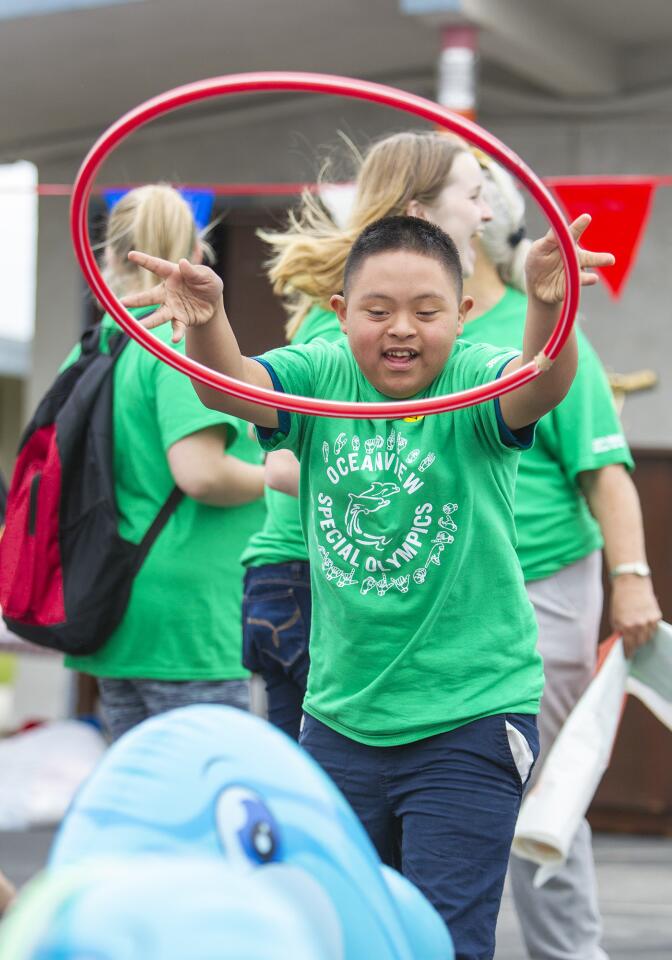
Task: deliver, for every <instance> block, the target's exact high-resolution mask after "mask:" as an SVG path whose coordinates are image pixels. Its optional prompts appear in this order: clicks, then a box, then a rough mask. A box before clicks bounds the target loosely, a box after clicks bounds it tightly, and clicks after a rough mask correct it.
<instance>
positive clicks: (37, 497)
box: [0, 325, 183, 655]
mask: <svg viewBox="0 0 672 960" xmlns="http://www.w3.org/2000/svg"><path fill="white" fill-rule="evenodd" d="M128 342H129V338H128V337H127V336H126V334H122V333H118V334H117V333H112V334H111V336H110V339H109V353H103V352H101V327H100V325H98V326H96V327H93V328H91V329H90V330H87V332H86V333H85V334H84V336H83V337H82V340H81V354H80V356H79V358H78V359H77V360H76V361H75V362H74V363H73V364H72V365H71V366H69V367H67V368H66V369H64V370H62V371H61V373H59V375H58V376H57V378H56V380H55V381H54V383H53V384H52V386H51V388H50V390H49V391H48V392H47V393H46V395H45V396H44V398H43V399H42V401H41V403H40V405H39V406H38V408H37V412H36V413H35V416H34V417H33V419H32V421H31V422H30V424H29V425H28V427H27V428H26V431H25V433H24V435H23V438H22V440H21V444H20V446H19V452H18V456H17V460H16V465H15V467H14V472H13V474H12V480H11V483H10V487H9V495H8V498H7V513H6V519H5V532H4V535H3V536H2V539H1V540H0V607H2V614H3V618H4V620H5V623H6V624H7V626H8V627H9V629H10V630H11V631H12V632H13V633H15V634H17V635H18V636H20V637H23V638H24V639H26V640H30V641H31V642H32V643H37V644H39V645H40V646H44V647H52V648H53V649H55V650H61V651H63V652H64V653H70V654H75V655H80V654H88V653H94V652H95V651H96V650H98V649H99V648H100V647H102V645H103V644H104V643H105V641H106V640H107V638H108V637H109V635H110V634H111V633H112V631H113V630H114V629H115V628H116V627H117V626H118V624H119V622H120V621H121V619H122V617H123V615H124V612H125V610H126V607H127V605H128V601H129V597H130V593H131V588H132V586H133V580H134V577H135V575H136V573H137V572H138V570H139V569H140V566H141V565H142V563H143V561H144V559H145V557H146V556H147V553H148V552H149V550H150V548H151V546H152V544H153V543H154V541H155V540H156V538H157V536H158V535H159V533H160V531H161V529H162V528H163V526H164V525H165V523H166V521H167V520H168V518H169V517H170V515H171V513H172V512H173V511H174V510H175V508H176V507H177V505H178V503H179V502H180V500H181V499H182V496H183V494H182V491H181V490H179V489H178V488H177V487H175V488H174V489H173V491H172V492H171V494H170V496H169V497H168V499H167V500H166V502H165V503H164V505H163V507H162V508H161V510H160V511H159V514H158V516H157V517H156V518H155V520H154V522H153V523H152V525H151V526H150V528H149V530H148V531H147V533H146V534H145V536H144V538H143V539H142V541H141V542H140V543H139V544H135V543H131V542H130V541H129V540H125V539H124V538H123V537H121V536H119V532H118V513H117V505H116V497H115V493H114V472H113V446H112V432H113V428H112V392H113V379H114V378H113V376H112V373H113V370H114V365H115V363H116V361H117V360H118V359H119V356H120V355H121V352H122V351H123V350H124V348H125V347H126V345H127V344H128Z"/></svg>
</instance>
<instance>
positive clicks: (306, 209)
mask: <svg viewBox="0 0 672 960" xmlns="http://www.w3.org/2000/svg"><path fill="white" fill-rule="evenodd" d="M468 149H469V148H468V147H467V145H466V143H465V142H464V141H463V140H461V139H460V138H459V137H456V136H453V135H451V134H445V133H434V132H428V133H396V134H393V135H392V136H389V137H386V138H385V139H384V140H380V141H379V142H378V143H375V144H374V145H373V146H372V147H371V148H370V149H369V151H368V152H367V154H366V155H365V157H364V158H363V160H361V161H360V162H359V172H358V175H357V181H356V191H355V197H354V202H353V206H352V209H351V211H350V215H349V217H348V220H347V222H346V224H345V225H344V226H343V227H339V226H337V225H336V224H335V223H334V221H333V219H332V217H331V216H330V215H329V213H328V211H327V210H326V208H325V206H324V205H323V203H322V202H321V201H320V199H319V197H316V196H315V195H314V194H313V193H310V192H308V191H306V192H304V194H303V196H302V198H301V207H300V209H299V211H298V213H294V212H290V214H289V226H288V228H287V230H285V231H277V232H276V231H268V230H265V231H259V236H260V237H261V239H262V240H264V241H265V242H266V243H268V244H269V245H270V246H271V248H272V254H271V257H270V259H269V262H268V265H267V270H268V276H269V278H270V280H271V283H272V285H273V291H274V293H275V294H276V295H277V296H279V297H281V298H282V299H283V301H284V305H285V309H286V310H287V313H288V314H289V318H288V321H287V325H286V328H285V330H286V334H287V338H288V339H289V340H291V339H292V337H293V336H294V335H295V334H296V332H297V330H298V329H299V327H300V326H301V324H302V322H303V320H304V319H305V316H306V314H307V313H308V311H309V310H310V309H311V307H313V306H315V305H319V306H321V307H323V308H325V309H328V308H329V298H330V297H331V296H332V294H334V293H337V292H338V291H339V290H341V288H342V286H343V268H344V266H345V261H346V259H347V256H348V253H349V252H350V248H351V246H352V244H353V242H354V241H355V239H356V238H357V237H358V236H359V234H360V233H361V232H362V230H363V229H364V227H366V226H368V225H369V224H370V223H373V222H374V220H379V219H380V218H381V217H386V216H395V215H400V214H404V213H406V210H407V208H408V205H409V203H410V202H411V201H412V200H417V201H418V202H419V203H421V204H431V203H433V202H434V201H435V200H436V199H437V197H438V196H439V194H440V193H441V191H442V190H443V188H444V187H445V186H446V184H447V183H448V181H449V179H450V172H451V169H452V166H453V162H454V160H455V158H456V157H457V156H458V155H459V154H460V153H464V152H466V151H468Z"/></svg>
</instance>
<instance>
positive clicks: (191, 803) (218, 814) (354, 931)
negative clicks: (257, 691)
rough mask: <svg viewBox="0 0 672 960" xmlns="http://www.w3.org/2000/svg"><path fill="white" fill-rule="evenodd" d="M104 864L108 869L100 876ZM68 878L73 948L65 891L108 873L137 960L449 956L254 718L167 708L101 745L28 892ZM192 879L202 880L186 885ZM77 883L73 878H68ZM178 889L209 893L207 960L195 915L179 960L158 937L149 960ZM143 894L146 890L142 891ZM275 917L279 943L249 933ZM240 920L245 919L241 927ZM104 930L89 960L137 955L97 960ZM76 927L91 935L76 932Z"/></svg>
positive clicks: (170, 922)
mask: <svg viewBox="0 0 672 960" xmlns="http://www.w3.org/2000/svg"><path fill="white" fill-rule="evenodd" d="M120 858H121V859H120ZM104 861H107V864H108V867H110V870H111V872H110V870H108V872H107V873H105V870H103V869H102V866H101V864H102V863H103V862H104ZM113 861H116V862H115V863H114V864H113ZM97 863H98V866H96V864H97ZM111 864H112V866H110V865H111ZM185 864H190V867H189V869H190V870H191V874H189V872H188V871H186V867H185ZM73 870H74V871H75V875H76V876H77V877H79V879H78V880H76V881H71V882H70V887H69V889H70V893H69V894H68V897H67V898H66V899H67V902H68V909H67V910H61V911H60V913H59V917H60V918H61V921H60V926H61V927H63V935H64V936H66V935H68V936H70V937H71V938H72V937H74V933H75V931H76V929H77V925H78V922H80V923H81V922H84V918H86V917H87V916H88V917H89V918H90V917H91V916H92V910H91V909H88V910H86V909H79V910H78V909H77V903H78V896H76V895H75V894H74V893H73V883H74V888H75V890H77V889H79V890H80V891H81V892H80V895H79V900H80V901H81V903H82V904H84V902H85V901H86V899H87V897H88V898H90V897H92V896H94V895H95V890H96V886H97V885H98V886H99V885H100V884H101V883H102V882H103V880H102V877H103V876H107V877H108V880H107V881H106V882H107V884H108V886H109V884H110V883H111V880H110V879H109V878H110V877H113V876H114V877H118V878H119V877H121V878H122V879H120V880H119V881H118V883H117V894H116V895H115V896H116V900H118V899H119V898H121V900H122V901H124V900H125V901H126V904H127V908H128V909H127V916H128V918H129V921H128V925H129V926H132V923H131V919H130V918H132V917H134V916H139V914H142V917H143V929H145V934H144V936H143V941H144V943H143V951H144V952H143V954H142V956H143V960H158V958H160V960H173V958H175V960H177V958H179V960H183V958H184V956H185V955H188V956H189V957H190V958H194V960H195V958H201V957H203V958H206V957H207V958H209V957H210V956H212V957H213V958H214V957H216V958H217V960H224V958H231V960H234V958H235V960H242V958H244V960H248V958H249V960H286V958H287V957H289V956H295V957H297V958H298V957H300V958H302V960H362V958H370V957H371V958H375V960H453V957H454V953H453V948H452V944H451V940H450V936H449V934H448V932H447V930H446V928H445V925H444V923H443V921H442V920H441V918H440V917H439V915H438V914H437V913H436V911H435V910H434V908H433V907H432V906H431V905H430V904H429V903H428V901H427V900H426V899H425V898H424V896H423V895H422V894H421V893H420V892H419V891H418V890H417V888H416V887H414V886H413V885H412V884H411V883H409V882H408V881H407V880H405V879H404V878H403V877H402V876H401V874H399V873H397V872H396V871H394V870H391V869H389V868H388V867H386V866H384V865H383V864H382V863H381V861H380V859H379V857H378V855H377V853H376V851H375V849H374V848H373V846H372V844H371V842H370V840H369V838H368V836H367V835H366V833H365V831H364V830H363V828H362V826H361V824H360V823H359V821H358V820H357V818H356V816H355V815H354V813H353V811H352V810H351V808H350V807H349V805H348V804H347V802H346V801H345V799H344V797H343V796H342V795H341V794H340V792H339V791H338V790H337V789H336V787H335V786H334V785H333V783H332V782H331V780H330V779H329V778H328V777H327V776H326V775H325V774H324V773H323V771H322V770H321V769H320V768H319V767H318V765H317V764H316V763H315V762H314V761H313V760H312V759H311V758H310V757H309V756H308V755H307V754H306V753H305V752H304V751H303V750H301V749H300V748H299V747H298V746H297V745H296V744H295V743H294V742H293V741H291V740H290V739H289V738H288V737H286V736H285V735H284V734H283V733H281V732H279V731H278V730H276V729H275V728H273V727H271V726H270V725H269V724H267V723H265V722H264V721H263V720H259V719H257V718H255V717H253V716H251V715H250V714H247V713H244V712H242V711H238V710H234V709H231V708H228V707H220V706H197V707H187V708H183V709H180V710H174V711H171V712H170V713H167V714H163V715H162V716H160V717H156V718H153V719H152V720H149V721H146V722H145V723H143V724H141V725H140V726H139V727H136V728H135V729H134V730H132V731H130V732H129V733H128V734H126V736H124V737H123V738H122V739H121V740H120V741H118V743H117V744H115V745H114V747H112V749H111V750H110V751H109V752H108V754H107V756H106V757H105V758H104V759H103V761H102V763H101V764H100V766H99V767H98V768H97V770H96V771H95V773H94V774H93V776H92V777H91V779H90V780H89V781H88V783H86V784H85V785H84V787H83V788H82V790H81V791H80V793H79V794H78V795H77V797H76V799H75V801H74V803H73V806H72V808H71V809H70V811H69V813H68V815H67V817H66V819H65V821H64V823H63V826H62V827H61V830H60V833H59V835H58V837H57V839H56V841H55V844H54V847H53V850H52V854H51V858H50V863H49V871H48V875H47V879H46V881H43V882H46V883H49V882H55V881H50V880H49V877H50V876H51V877H53V878H55V877H57V876H58V875H59V872H61V871H66V872H68V871H69V872H70V873H71V875H72V871H73ZM199 870H202V871H205V873H204V878H203V879H202V880H201V881H199V880H198V874H199ZM87 871H89V873H88V877H89V879H88V881H86V882H85V881H84V880H83V879H81V878H83V877H86V876H87ZM171 871H173V873H174V875H173V873H171ZM124 872H126V874H128V875H132V876H133V877H134V878H135V879H134V881H133V882H132V883H130V884H126V883H125V882H124V881H123V876H124ZM94 874H95V875H96V876H97V877H98V880H97V881H96V882H94V879H95V878H94V877H93V875H94ZM205 874H207V878H206V877H205ZM63 875H64V876H65V874H63ZM143 875H146V880H143V879H142V876H143ZM180 878H181V879H180ZM169 880H170V882H168V881H169ZM178 881H179V882H178ZM166 883H168V886H169V888H170V886H171V883H172V885H173V886H172V893H169V892H166V891H165V890H164V892H163V895H161V894H157V890H159V889H161V890H163V889H164V887H165V884H166ZM185 883H189V884H190V885H191V887H190V888H191V889H196V890H199V889H201V890H209V891H211V892H212V890H213V889H214V891H215V893H216V895H217V897H218V900H217V903H218V904H219V906H218V908H217V909H215V910H213V916H215V917H217V918H218V923H219V927H218V929H219V939H218V942H217V944H216V949H215V952H213V953H210V952H207V949H206V943H205V940H204V939H203V937H204V936H205V931H206V929H207V930H208V931H209V934H211V933H212V929H214V928H213V926H212V924H210V923H209V922H205V921H203V923H202V922H201V917H200V914H199V909H198V908H197V905H196V903H194V905H193V910H191V912H189V911H188V912H187V914H186V917H187V921H186V926H187V928H188V929H189V930H190V933H189V937H190V942H189V951H188V953H186V954H185V952H184V950H183V949H178V947H177V943H178V940H179V938H178V936H177V932H173V934H172V935H171V936H169V937H167V938H164V939H166V942H167V943H168V944H173V945H174V946H175V949H174V950H173V951H172V952H170V951H169V952H166V949H165V948H164V949H161V950H160V951H158V952H156V951H155V952H152V951H151V950H148V947H147V944H148V942H149V939H148V937H149V933H148V932H147V931H148V928H149V927H150V926H151V924H152V923H154V924H158V925H159V926H161V924H165V928H166V930H167V929H168V928H169V927H171V926H172V927H175V926H176V924H177V925H179V916H178V914H179V911H176V903H177V902H178V898H179V896H180V891H181V890H182V889H184V885H185ZM176 885H177V889H176V888H175V886H176ZM66 886H67V885H66ZM143 889H144V890H145V891H151V894H150V892H145V894H141V892H140V891H141V890H143ZM124 891H126V892H124ZM227 891H228V892H227ZM155 894H157V895H155ZM241 897H242V901H241ZM56 899H58V896H57V897H56ZM150 900H151V903H150V902H149V901H150ZM113 901H114V902H116V901H115V897H114V896H112V893H111V891H110V894H109V896H107V897H106V898H105V902H106V903H107V904H108V907H107V913H109V914H110V916H111V914H112V912H114V913H115V919H114V925H115V929H117V931H119V925H120V923H122V920H123V917H124V907H123V903H122V904H120V905H118V906H115V908H114V911H112V910H111V906H110V905H111V904H112V902H113ZM242 903H244V904H245V908H244V909H243V906H242ZM251 904H256V906H257V908H258V911H259V918H258V922H256V921H254V919H253V915H254V910H252V911H251V910H250V905H251ZM278 905H281V907H282V909H281V911H280V912H281V913H282V914H283V915H284V916H285V918H286V919H287V918H289V919H290V920H291V922H290V923H289V927H291V931H290V933H291V936H290V935H289V934H288V935H287V936H286V937H284V939H283V936H281V935H280V933H281V927H282V925H276V931H277V932H276V936H275V938H271V939H270V941H267V939H266V938H264V937H260V935H259V929H260V928H262V927H263V926H264V922H265V920H264V918H265V916H266V915H267V914H268V913H269V911H270V913H271V914H273V912H274V908H275V907H277V906H278ZM182 909H183V908H182V907H181V908H180V910H182ZM96 912H97V913H98V917H99V921H98V922H99V924H100V917H101V914H100V911H96ZM202 912H203V910H202V908H201V910H200V913H201V914H202ZM276 912H277V910H276ZM171 914H172V916H171ZM78 917H79V920H78ZM241 917H248V918H249V919H248V922H245V923H241ZM66 921H67V922H66ZM122 925H123V924H122ZM105 926H106V924H105V923H104V924H100V932H99V940H100V943H99V945H98V946H96V944H95V943H94V942H93V941H91V942H90V943H89V946H88V949H89V952H90V953H91V955H92V956H95V957H96V960H98V958H99V957H100V958H104V960H107V958H110V960H127V958H128V960H135V958H136V956H137V957H140V955H141V954H140V953H137V954H136V953H131V952H128V953H121V952H119V951H118V952H116V953H111V952H109V949H108V947H106V946H105V937H104V929H103V928H104V927H105ZM285 926H287V924H286V925H285ZM89 927H95V924H91V923H90V921H89ZM215 927H217V923H215ZM136 928H137V923H136ZM211 928H212V929H211ZM272 928H273V924H270V926H269V929H272ZM255 931H256V932H255ZM51 932H52V933H53V927H52V928H51ZM93 932H94V931H93V929H92V930H91V935H92V936H93ZM201 934H202V935H203V936H202V937H201V940H202V943H201V945H200V946H199V936H201ZM287 937H289V939H288V938H287ZM291 937H294V940H293V941H292V939H291ZM117 939H118V937H117ZM155 939H156V941H157V942H158V939H159V938H158V937H156V938H155ZM1 942H2V939H1V938H0V943H1ZM52 942H53V941H52ZM73 942H74V941H73ZM201 948H202V950H201ZM171 949H172V948H171ZM55 950H56V947H54V951H55ZM61 955H63V956H65V955H66V954H65V953H57V952H52V953H49V954H47V953H45V954H38V953H36V952H34V953H33V954H24V955H22V956H20V957H19V955H18V954H16V960H24V958H25V960H29V958H30V960H37V958H38V957H40V960H41V957H42V956H44V957H47V956H49V957H56V956H61ZM4 956H5V954H3V957H4ZM7 957H8V960H15V957H14V956H11V955H10V954H9V953H8V954H7Z"/></svg>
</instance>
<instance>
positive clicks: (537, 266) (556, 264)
mask: <svg viewBox="0 0 672 960" xmlns="http://www.w3.org/2000/svg"><path fill="white" fill-rule="evenodd" d="M590 220H591V217H590V214H588V213H582V214H581V216H580V217H577V218H576V220H574V222H573V223H571V224H570V225H569V232H570V233H571V234H572V236H573V238H574V241H575V243H576V249H577V253H578V255H579V267H580V278H581V286H582V287H592V286H593V285H594V284H596V283H597V282H598V276H597V274H595V273H590V272H589V270H590V268H591V267H610V266H612V264H614V263H615V262H616V260H615V258H614V256H613V254H611V253H594V252H593V251H592V250H583V249H582V248H581V247H580V246H579V239H580V237H581V235H582V233H583V232H584V230H585V229H586V227H587V226H588V224H589V223H590ZM525 277H526V281H527V291H528V294H529V295H530V296H534V297H536V298H537V300H540V301H541V302H542V303H547V304H557V303H561V302H562V301H563V300H564V299H565V290H566V284H565V269H564V266H563V263H562V256H561V254H560V247H559V246H558V241H557V240H556V238H555V234H554V233H553V231H552V230H549V231H548V233H547V234H546V236H545V237H542V238H541V239H540V240H535V242H534V243H533V244H532V246H531V247H530V252H529V253H528V255H527V259H526V261H525Z"/></svg>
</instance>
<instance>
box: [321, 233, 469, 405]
mask: <svg viewBox="0 0 672 960" xmlns="http://www.w3.org/2000/svg"><path fill="white" fill-rule="evenodd" d="M472 304H473V300H472V299H471V297H463V298H462V300H461V301H460V300H459V299H458V294H457V290H456V288H455V280H454V279H453V277H452V275H451V274H450V272H449V271H448V269H447V268H446V266H445V265H444V264H443V263H441V262H440V261H439V260H437V259H435V258H434V257H431V256H427V255H426V254H421V253H416V252H414V251H411V250H403V249H402V250H390V251H385V252H383V253H376V254H372V255H371V256H368V257H367V258H366V259H365V260H364V261H363V262H362V263H361V265H360V266H359V267H358V269H357V270H356V272H355V274H354V276H353V277H352V279H351V281H350V286H349V289H348V290H347V291H346V296H345V298H344V297H342V296H340V295H338V296H334V297H332V298H331V308H332V310H334V311H335V312H336V313H337V314H338V319H339V320H340V323H341V328H342V330H343V332H344V333H345V334H347V337H348V342H349V344H350V349H351V350H352V352H353V354H354V357H355V360H356V361H357V364H358V366H359V368H360V370H361V371H362V373H363V374H364V376H365V377H366V379H367V380H368V381H369V383H370V384H372V386H374V387H375V388H376V390H378V391H379V392H380V393H383V394H385V395H386V396H388V397H393V398H394V399H397V400H401V399H404V398H406V397H412V396H414V395H415V394H416V393H419V392H420V391H422V390H424V389H425V387H427V386H428V385H429V384H430V383H431V382H432V380H434V379H435V378H436V377H437V376H438V374H439V373H440V372H441V370H442V369H443V367H444V366H445V364H446V361H447V360H448V357H449V356H450V351H451V350H452V348H453V344H454V342H455V338H456V337H457V336H459V334H460V333H461V332H462V327H463V325H464V318H465V316H466V314H467V312H468V311H469V309H470V308H471V306H472Z"/></svg>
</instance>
